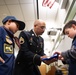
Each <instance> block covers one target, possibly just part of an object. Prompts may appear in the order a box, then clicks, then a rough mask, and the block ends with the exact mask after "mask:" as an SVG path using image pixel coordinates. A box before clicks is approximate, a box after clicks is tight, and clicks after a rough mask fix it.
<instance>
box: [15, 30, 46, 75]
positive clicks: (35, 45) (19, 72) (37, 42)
mask: <svg viewBox="0 0 76 75" xmlns="http://www.w3.org/2000/svg"><path fill="white" fill-rule="evenodd" d="M19 38H20V44H21V48H20V50H19V53H18V56H17V58H16V62H15V69H14V75H41V74H40V71H39V69H38V67H37V66H40V64H41V60H40V56H43V55H45V54H44V50H43V48H44V43H43V42H44V40H43V38H42V37H40V36H38V37H37V36H36V35H35V34H34V32H33V30H31V31H22V32H21V33H20V37H19Z"/></svg>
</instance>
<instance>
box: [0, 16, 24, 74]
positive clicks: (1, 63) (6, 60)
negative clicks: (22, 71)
mask: <svg viewBox="0 0 76 75" xmlns="http://www.w3.org/2000/svg"><path fill="white" fill-rule="evenodd" d="M2 23H3V26H1V27H0V75H12V71H13V66H14V59H15V58H14V33H16V32H17V31H18V30H23V29H24V28H25V23H24V22H22V21H19V20H17V19H16V18H15V17H14V16H7V17H5V18H4V19H3V20H2Z"/></svg>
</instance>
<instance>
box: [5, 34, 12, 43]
mask: <svg viewBox="0 0 76 75" xmlns="http://www.w3.org/2000/svg"><path fill="white" fill-rule="evenodd" d="M6 42H7V43H9V44H12V43H13V42H12V41H11V40H10V37H9V36H7V35H6Z"/></svg>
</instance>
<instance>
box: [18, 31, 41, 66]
mask: <svg viewBox="0 0 76 75" xmlns="http://www.w3.org/2000/svg"><path fill="white" fill-rule="evenodd" d="M19 38H20V39H22V41H21V49H20V51H19V54H21V56H20V57H22V59H23V60H26V62H32V63H34V64H36V65H40V64H41V60H40V56H39V55H37V54H35V53H33V52H31V51H30V50H29V42H28V40H29V39H28V38H27V35H26V34H25V33H24V32H21V33H20V36H19Z"/></svg>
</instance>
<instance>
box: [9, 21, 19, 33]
mask: <svg viewBox="0 0 76 75" xmlns="http://www.w3.org/2000/svg"><path fill="white" fill-rule="evenodd" d="M9 24H10V26H9V30H10V31H12V32H13V33H16V32H17V31H18V30H19V25H18V23H16V22H10V23H9Z"/></svg>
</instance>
